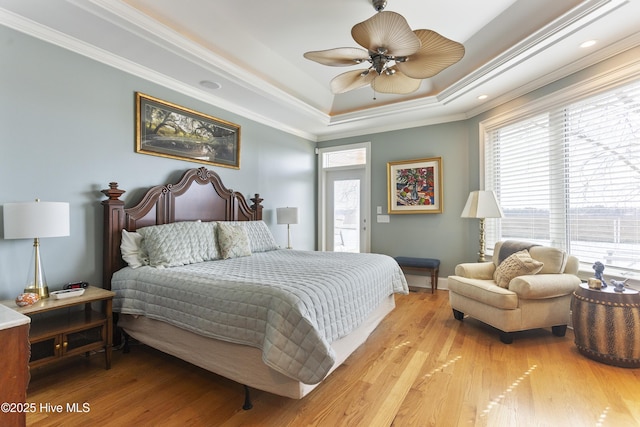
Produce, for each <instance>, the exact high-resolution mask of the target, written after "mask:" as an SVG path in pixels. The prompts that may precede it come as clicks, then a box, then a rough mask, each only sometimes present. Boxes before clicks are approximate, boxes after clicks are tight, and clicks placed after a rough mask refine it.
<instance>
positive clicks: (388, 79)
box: [371, 67, 422, 95]
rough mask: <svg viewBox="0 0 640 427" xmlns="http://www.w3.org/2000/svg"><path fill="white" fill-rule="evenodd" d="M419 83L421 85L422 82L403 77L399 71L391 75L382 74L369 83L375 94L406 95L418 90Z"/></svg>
mask: <svg viewBox="0 0 640 427" xmlns="http://www.w3.org/2000/svg"><path fill="white" fill-rule="evenodd" d="M394 68H395V67H391V69H394ZM420 83H422V80H419V79H412V78H411V77H407V76H405V75H404V74H402V73H401V72H400V71H396V72H395V73H394V74H391V75H387V74H386V73H382V74H380V75H379V76H376V78H375V80H374V81H373V82H371V87H372V88H373V89H374V90H375V91H376V92H381V93H396V94H399V95H406V94H408V93H411V92H415V91H416V90H418V88H420Z"/></svg>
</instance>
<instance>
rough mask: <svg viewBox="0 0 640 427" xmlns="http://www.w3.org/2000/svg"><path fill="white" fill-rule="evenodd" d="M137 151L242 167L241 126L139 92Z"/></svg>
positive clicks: (137, 100)
mask: <svg viewBox="0 0 640 427" xmlns="http://www.w3.org/2000/svg"><path fill="white" fill-rule="evenodd" d="M136 153H142V154H151V155H153V156H161V157H169V158H173V159H181V160H190V161H192V162H198V163H205V164H209V165H215V166H224V167H228V168H234V169H239V168H240V126H239V125H236V124H233V123H230V122H227V121H225V120H221V119H218V118H215V117H212V116H209V115H206V114H203V113H199V112H197V111H194V110H191V109H188V108H185V107H181V106H179V105H176V104H172V103H170V102H167V101H162V100H160V99H158V98H154V97H151V96H149V95H144V94H142V93H139V92H137V93H136Z"/></svg>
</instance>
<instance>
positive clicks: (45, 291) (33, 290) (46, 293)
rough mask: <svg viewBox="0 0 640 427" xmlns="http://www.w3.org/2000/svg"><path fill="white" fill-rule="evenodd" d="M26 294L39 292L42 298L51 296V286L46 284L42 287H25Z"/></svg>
mask: <svg viewBox="0 0 640 427" xmlns="http://www.w3.org/2000/svg"><path fill="white" fill-rule="evenodd" d="M24 293H25V294H38V296H40V299H43V298H49V287H48V286H46V285H45V286H44V287H42V288H24Z"/></svg>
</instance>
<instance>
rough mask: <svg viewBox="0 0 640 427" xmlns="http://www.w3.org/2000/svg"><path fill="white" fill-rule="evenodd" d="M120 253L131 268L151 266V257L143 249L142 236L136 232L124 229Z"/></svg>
mask: <svg viewBox="0 0 640 427" xmlns="http://www.w3.org/2000/svg"><path fill="white" fill-rule="evenodd" d="M120 253H121V254H122V259H124V260H125V261H126V263H127V264H129V267H131V268H138V267H142V266H143V265H149V255H148V254H147V253H146V252H145V251H144V249H142V236H141V235H140V234H138V233H136V232H133V231H127V230H125V229H122V239H121V242H120Z"/></svg>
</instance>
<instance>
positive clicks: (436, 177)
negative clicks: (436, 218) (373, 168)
mask: <svg viewBox="0 0 640 427" xmlns="http://www.w3.org/2000/svg"><path fill="white" fill-rule="evenodd" d="M387 193H388V201H387V206H388V212H389V213H390V214H413V213H442V158H441V157H431V158H427V159H415V160H402V161H398V162H388V163H387Z"/></svg>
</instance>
